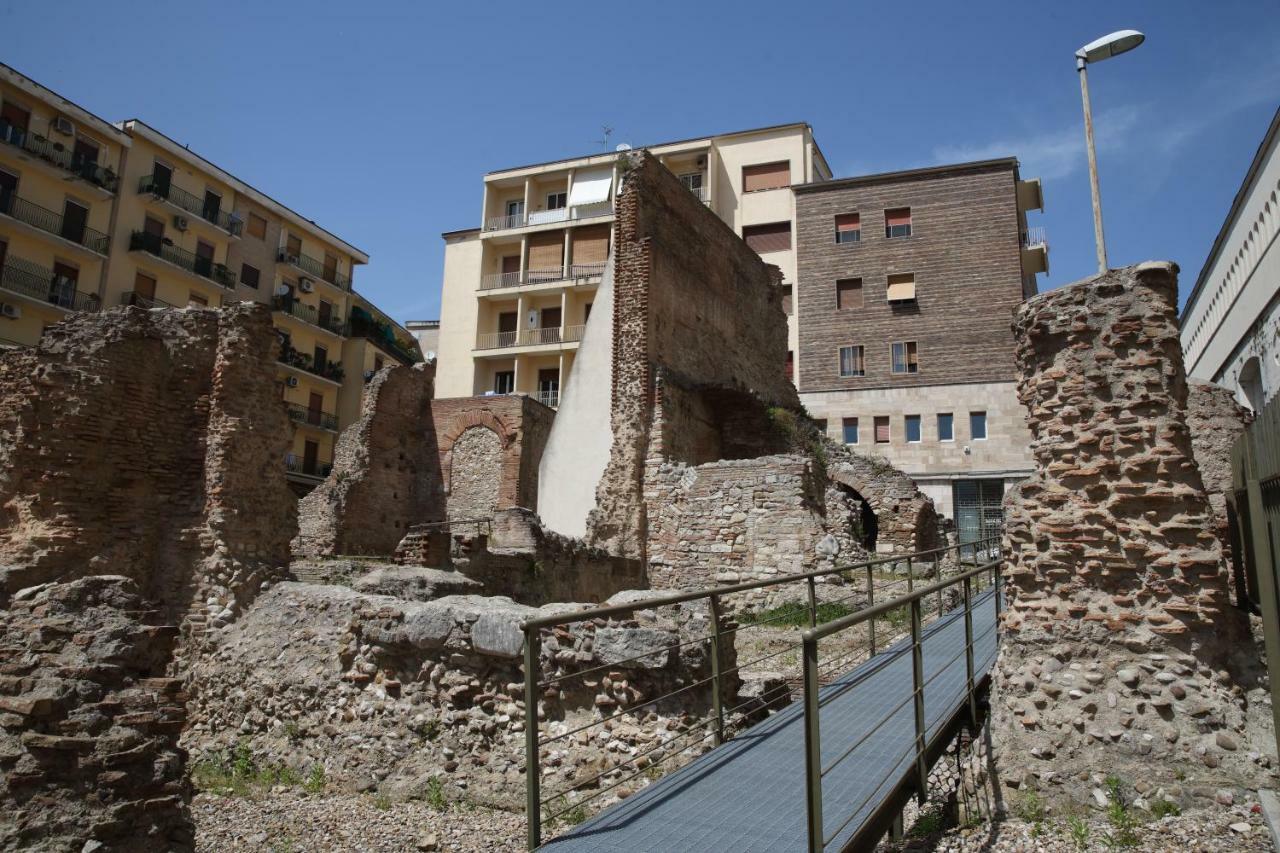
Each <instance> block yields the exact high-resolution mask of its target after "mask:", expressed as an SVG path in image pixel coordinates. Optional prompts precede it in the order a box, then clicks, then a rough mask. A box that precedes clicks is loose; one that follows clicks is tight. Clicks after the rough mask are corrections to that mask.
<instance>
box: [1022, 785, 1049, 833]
mask: <svg viewBox="0 0 1280 853" xmlns="http://www.w3.org/2000/svg"><path fill="white" fill-rule="evenodd" d="M1014 813H1015V814H1017V816H1018V817H1020V818H1022V819H1023V820H1025V821H1026V822H1027V823H1031V824H1037V825H1038V824H1041V823H1044V819H1045V815H1046V814H1047V812H1046V811H1045V807H1044V800H1042V799H1040V795H1039V794H1037V793H1036V792H1035V791H1032V790H1028V791H1026V792H1025V793H1024V794H1023V795H1022V799H1020V800H1019V801H1018V804H1017V806H1016V807H1015V810H1014Z"/></svg>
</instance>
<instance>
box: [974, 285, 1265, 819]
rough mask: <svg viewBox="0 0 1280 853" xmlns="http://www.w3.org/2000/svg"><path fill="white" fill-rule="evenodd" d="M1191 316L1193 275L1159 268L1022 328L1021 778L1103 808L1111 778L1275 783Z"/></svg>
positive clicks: (1015, 633)
mask: <svg viewBox="0 0 1280 853" xmlns="http://www.w3.org/2000/svg"><path fill="white" fill-rule="evenodd" d="M1176 305H1177V275H1176V267H1174V266H1173V265H1172V264H1168V263H1147V264H1141V265H1139V266H1136V267H1129V268H1127V269H1121V270H1114V271H1112V272H1110V273H1107V274H1106V275H1103V276H1099V277H1097V278H1094V279H1089V280H1086V281H1083V282H1080V283H1077V284H1074V285H1070V286H1068V287H1064V288H1061V289H1059V290H1055V291H1051V292H1049V293H1045V294H1042V295H1040V296H1038V297H1035V298H1033V299H1031V300H1029V301H1028V302H1027V303H1025V304H1024V305H1023V306H1022V308H1021V309H1020V310H1019V312H1018V314H1017V316H1016V318H1015V321H1014V331H1015V333H1016V337H1017V361H1018V367H1019V370H1020V371H1021V378H1020V384H1019V396H1020V398H1021V399H1022V402H1023V403H1024V404H1025V405H1026V407H1027V413H1028V423H1029V425H1030V428H1031V432H1032V436H1033V441H1032V445H1031V448H1032V453H1033V455H1034V457H1035V460H1036V466H1037V470H1036V473H1035V474H1034V475H1033V476H1032V477H1031V478H1029V479H1028V480H1027V481H1025V482H1024V483H1023V484H1021V485H1020V486H1018V487H1016V488H1015V489H1013V490H1012V491H1011V492H1010V494H1009V495H1008V496H1007V498H1006V503H1005V524H1006V533H1005V543H1004V547H1005V554H1006V563H1005V568H1004V571H1005V577H1006V579H1007V584H1006V592H1007V593H1008V597H1009V601H1008V606H1007V608H1006V610H1005V614H1004V633H1005V636H1004V644H1003V646H1002V651H1001V654H1000V658H999V661H998V663H997V667H996V672H995V674H994V690H995V692H994V696H993V700H992V710H993V722H992V725H993V726H994V736H995V752H996V761H997V765H998V767H999V768H1000V775H1001V776H1002V779H1003V781H1004V783H1005V784H1008V785H1014V786H1023V785H1026V786H1032V787H1039V788H1041V790H1042V791H1048V792H1051V793H1053V794H1055V795H1061V796H1065V797H1067V798H1069V799H1074V800H1077V801H1088V800H1089V799H1090V798H1091V796H1090V794H1091V792H1090V787H1091V786H1094V785H1097V784H1098V783H1097V780H1094V781H1090V780H1091V775H1090V774H1092V773H1094V772H1095V771H1098V770H1099V769H1103V770H1104V771H1105V772H1112V773H1115V774H1117V775H1119V776H1121V777H1123V778H1127V779H1128V780H1130V781H1133V780H1136V779H1142V780H1143V781H1144V783H1145V784H1147V785H1148V786H1149V787H1150V789H1151V790H1153V791H1154V790H1156V789H1157V788H1162V790H1163V791H1164V792H1165V793H1166V794H1170V792H1177V793H1178V794H1179V795H1180V794H1181V793H1184V792H1185V789H1184V787H1183V786H1182V785H1181V784H1180V780H1181V779H1182V778H1184V777H1185V776H1188V775H1190V776H1191V777H1193V778H1194V779H1195V780H1196V783H1197V785H1199V786H1201V787H1202V789H1203V788H1206V787H1207V789H1208V790H1209V791H1210V792H1212V791H1213V790H1214V789H1215V787H1224V786H1226V787H1232V786H1238V785H1242V784H1245V783H1246V782H1247V783H1248V784H1251V785H1252V784H1254V783H1256V782H1257V779H1258V773H1259V772H1260V771H1259V769H1258V767H1257V765H1256V764H1254V763H1253V762H1254V760H1255V759H1256V760H1263V759H1258V758H1257V753H1256V752H1255V753H1254V759H1250V758H1249V757H1247V753H1248V752H1249V747H1248V746H1247V744H1248V742H1249V740H1250V737H1251V733H1250V731H1249V728H1248V722H1247V718H1246V715H1245V710H1246V709H1245V706H1244V704H1243V703H1242V702H1241V700H1240V698H1239V694H1240V693H1241V688H1240V687H1239V686H1234V685H1233V684H1232V681H1231V677H1230V675H1229V673H1228V670H1227V669H1224V668H1223V665H1224V663H1227V662H1228V661H1227V656H1228V654H1229V653H1230V652H1231V651H1232V649H1233V648H1236V647H1237V646H1236V644H1237V643H1238V642H1239V641H1240V640H1241V639H1242V638H1244V637H1246V636H1247V633H1246V632H1245V631H1244V626H1243V624H1242V622H1241V616H1240V613H1239V611H1236V610H1235V609H1234V608H1232V607H1230V606H1229V604H1228V601H1227V579H1226V573H1225V571H1224V567H1223V562H1222V551H1221V548H1220V545H1219V542H1218V539H1217V537H1216V536H1215V535H1214V533H1213V529H1214V525H1215V519H1214V515H1213V512H1212V510H1211V509H1210V507H1209V503H1208V501H1207V499H1206V496H1205V492H1204V488H1203V486H1202V483H1201V478H1200V473H1199V471H1198V470H1197V468H1196V465H1195V461H1194V458H1193V452H1192V442H1191V435H1190V433H1189V432H1188V429H1187V422H1186V400H1187V386H1186V378H1185V374H1184V372H1183V365H1182V354H1181V349H1180V347H1179V342H1178V327H1177V320H1176ZM1246 656H1248V652H1246ZM1246 686H1247V685H1246ZM1233 693H1234V694H1235V695H1233ZM1253 743H1254V745H1255V746H1256V747H1259V748H1262V749H1265V750H1266V751H1268V752H1269V751H1271V749H1272V746H1271V745H1267V744H1266V743H1265V742H1264V741H1262V740H1259V739H1256V738H1255V739H1254V740H1253ZM1170 796H1173V795H1172V794H1170Z"/></svg>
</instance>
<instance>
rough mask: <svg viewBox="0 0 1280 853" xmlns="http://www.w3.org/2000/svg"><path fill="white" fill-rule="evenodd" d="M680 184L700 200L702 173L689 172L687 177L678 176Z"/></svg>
mask: <svg viewBox="0 0 1280 853" xmlns="http://www.w3.org/2000/svg"><path fill="white" fill-rule="evenodd" d="M680 183H682V184H684V185H685V187H686V188H687V189H688V190H689V192H691V193H693V194H694V195H696V196H697V197H698V198H702V173H701V172H690V173H689V174H687V175H681V176H680Z"/></svg>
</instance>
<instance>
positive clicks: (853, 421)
mask: <svg viewBox="0 0 1280 853" xmlns="http://www.w3.org/2000/svg"><path fill="white" fill-rule="evenodd" d="M844 443H845V444H857V443H858V419H857V418H845V419H844Z"/></svg>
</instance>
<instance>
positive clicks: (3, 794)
mask: <svg viewBox="0 0 1280 853" xmlns="http://www.w3.org/2000/svg"><path fill="white" fill-rule="evenodd" d="M281 479H283V477H282V478H281ZM157 620H158V615H157V614H155V613H154V612H153V611H152V610H151V607H150V605H149V604H148V603H147V602H146V601H145V600H144V599H143V598H142V597H141V596H140V594H139V588H138V586H137V584H135V583H134V582H133V581H132V580H130V579H128V578H124V577H119V576H98V577H88V578H81V579H79V580H75V581H71V582H69V583H52V584H46V585H42V586H38V587H33V588H29V589H25V590H23V591H21V592H20V593H18V594H17V595H15V596H13V598H12V600H11V601H10V602H9V606H8V609H7V610H3V611H0V649H4V651H5V652H6V654H5V655H3V657H4V661H5V662H4V665H3V668H2V669H0V815H3V816H2V817H0V848H3V849H5V850H17V849H23V850H28V849H40V850H73V851H80V850H102V849H105V850H192V849H193V848H194V832H195V829H194V826H193V825H192V821H191V815H190V812H189V809H188V803H189V800H190V790H189V787H188V785H187V782H186V779H185V776H184V769H185V768H184V763H185V758H186V755H185V753H184V752H183V751H182V750H181V749H179V748H178V734H179V732H180V731H181V729H182V726H183V723H184V720H185V718H186V711H185V709H184V702H185V698H186V697H185V696H184V695H183V693H182V683H181V681H180V680H178V679H174V678H165V677H164V673H165V669H166V667H167V665H168V663H169V658H170V656H171V654H172V651H173V645H174V641H175V639H176V636H177V629H176V628H174V627H168V626H165V625H164V624H163V623H162V622H160V621H157Z"/></svg>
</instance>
